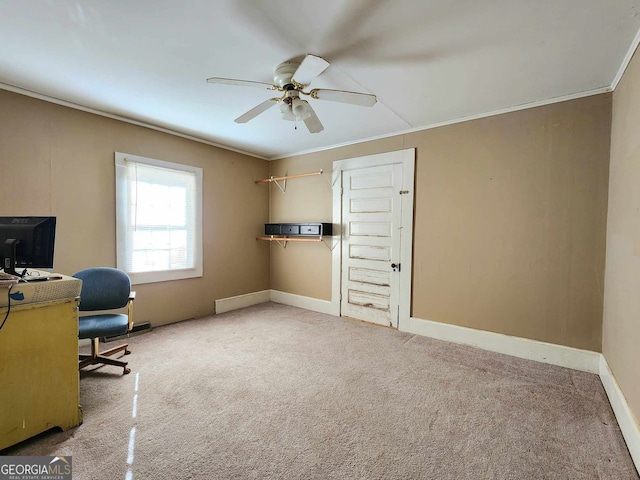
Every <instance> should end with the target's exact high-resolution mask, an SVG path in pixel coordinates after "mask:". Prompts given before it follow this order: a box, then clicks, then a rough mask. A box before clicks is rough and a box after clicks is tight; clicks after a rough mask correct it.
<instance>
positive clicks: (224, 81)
mask: <svg viewBox="0 0 640 480" xmlns="http://www.w3.org/2000/svg"><path fill="white" fill-rule="evenodd" d="M207 82H208V83H222V84H224V85H240V86H241V87H257V88H266V89H267V90H277V89H278V87H276V86H275V85H271V84H270V83H264V82H252V81H251V80H237V79H235V78H222V77H211V78H207Z"/></svg>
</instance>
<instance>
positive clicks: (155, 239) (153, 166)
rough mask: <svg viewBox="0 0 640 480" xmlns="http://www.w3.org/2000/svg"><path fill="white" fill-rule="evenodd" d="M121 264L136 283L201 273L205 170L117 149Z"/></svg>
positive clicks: (188, 276) (117, 197)
mask: <svg viewBox="0 0 640 480" xmlns="http://www.w3.org/2000/svg"><path fill="white" fill-rule="evenodd" d="M116 204H117V208H116V217H117V218H116V224H117V263H118V268H120V269H122V270H124V271H126V272H127V273H128V274H129V276H130V277H131V279H132V281H133V282H134V283H149V282H159V281H165V280H175V279H180V278H191V277H199V276H202V232H201V231H202V229H201V225H202V215H201V210H202V169H201V168H198V167H191V166H188V165H182V164H177V163H172V162H165V161H161V160H155V159H151V158H145V157H139V156H137V155H128V154H123V153H116Z"/></svg>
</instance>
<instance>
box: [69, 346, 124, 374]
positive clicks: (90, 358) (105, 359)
mask: <svg viewBox="0 0 640 480" xmlns="http://www.w3.org/2000/svg"><path fill="white" fill-rule="evenodd" d="M99 345H100V340H99V339H98V338H92V339H91V354H90V355H87V354H84V353H81V354H80V361H79V363H78V369H79V370H82V369H83V368H84V367H88V366H89V365H113V366H116V367H122V368H123V370H124V371H123V372H122V374H123V375H126V374H127V373H130V372H131V369H130V368H128V367H127V364H128V363H129V362H125V361H122V360H117V359H115V358H111V355H113V354H115V353H118V352H122V351H123V350H124V355H129V354H130V353H131V351H130V350H128V347H129V344H126V343H125V344H124V345H119V346H117V347H114V348H110V349H109V350H105V351H104V352H100V351H99Z"/></svg>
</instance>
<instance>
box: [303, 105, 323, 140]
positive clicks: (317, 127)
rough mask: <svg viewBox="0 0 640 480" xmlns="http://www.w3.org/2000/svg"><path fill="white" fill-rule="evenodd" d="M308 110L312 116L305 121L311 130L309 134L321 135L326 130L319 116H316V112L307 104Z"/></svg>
mask: <svg viewBox="0 0 640 480" xmlns="http://www.w3.org/2000/svg"><path fill="white" fill-rule="evenodd" d="M307 109H308V111H309V114H310V115H309V116H308V117H307V118H305V119H304V120H303V121H304V124H305V125H306V126H307V128H308V129H309V133H319V132H321V131H322V130H324V127H323V126H322V123H321V122H320V119H319V118H318V115H316V112H315V111H314V110H313V108H311V105H309V104H307Z"/></svg>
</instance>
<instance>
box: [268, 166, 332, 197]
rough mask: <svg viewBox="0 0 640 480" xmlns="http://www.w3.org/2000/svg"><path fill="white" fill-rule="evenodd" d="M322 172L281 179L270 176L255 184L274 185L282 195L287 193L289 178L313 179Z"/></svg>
mask: <svg viewBox="0 0 640 480" xmlns="http://www.w3.org/2000/svg"><path fill="white" fill-rule="evenodd" d="M323 172H324V170H319V171H317V172H310V173H299V174H297V175H284V176H282V177H275V176H273V175H271V176H270V177H269V178H263V179H261V180H256V183H275V184H276V186H277V187H278V188H279V189H280V190H281V191H282V193H287V192H286V190H287V180H289V179H290V178H302V177H314V176H316V175H322V173H323ZM326 180H327V182H329V185H331V186H333V185H332V184H331V181H330V180H329V179H326ZM278 182H282V185H280V183H278Z"/></svg>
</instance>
